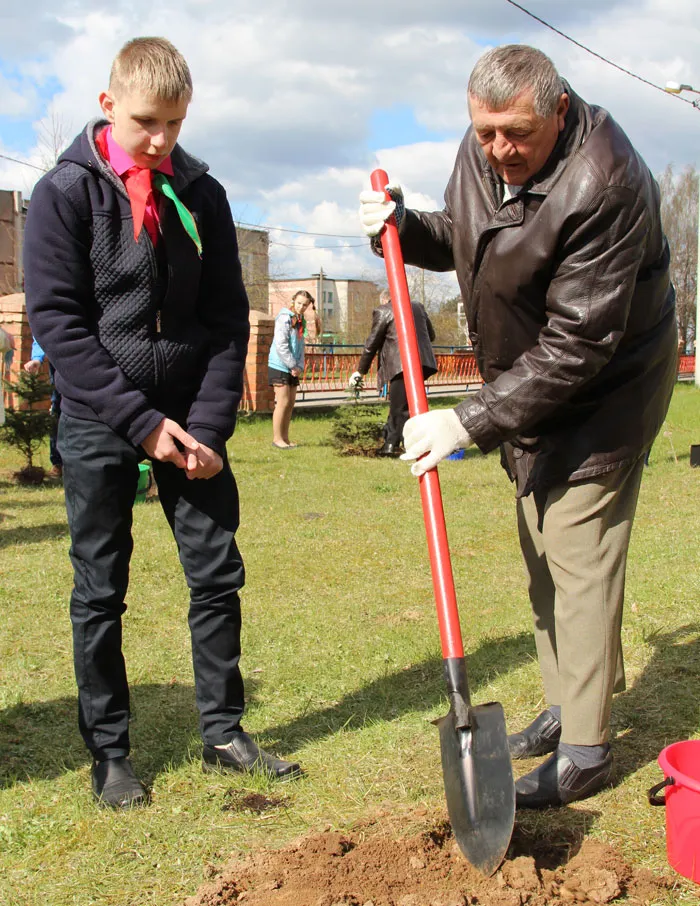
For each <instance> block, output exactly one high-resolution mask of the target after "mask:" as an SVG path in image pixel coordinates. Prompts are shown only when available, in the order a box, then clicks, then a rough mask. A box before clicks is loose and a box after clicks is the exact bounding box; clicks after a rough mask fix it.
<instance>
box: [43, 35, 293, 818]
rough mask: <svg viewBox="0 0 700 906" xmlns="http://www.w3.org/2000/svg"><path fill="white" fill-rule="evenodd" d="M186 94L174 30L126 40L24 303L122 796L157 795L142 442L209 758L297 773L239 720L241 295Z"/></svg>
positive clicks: (50, 210)
mask: <svg viewBox="0 0 700 906" xmlns="http://www.w3.org/2000/svg"><path fill="white" fill-rule="evenodd" d="M191 96H192V81H191V77H190V73H189V68H188V66H187V63H186V62H185V60H184V58H183V57H182V55H181V54H180V53H179V52H178V51H177V50H176V49H175V48H174V47H173V45H172V44H170V42H169V41H166V40H165V39H163V38H135V39H133V40H132V41H129V42H128V43H127V44H126V45H124V47H123V48H122V49H121V51H120V52H119V54H118V55H117V57H116V59H115V61H114V63H113V66H112V71H111V75H110V82H109V88H108V90H107V91H103V92H102V94H101V95H100V106H101V108H102V112H103V114H104V118H103V119H99V120H95V121H93V122H91V123H89V124H88V125H87V127H86V128H85V130H84V131H83V132H82V133H81V134H80V135H79V136H78V137H77V138H76V139H75V141H74V142H73V144H72V145H71V147H70V148H69V149H68V150H67V151H66V152H65V153H64V154H63V155H62V156H61V158H60V159H59V161H58V164H57V165H56V167H55V168H54V169H53V170H51V171H50V172H49V173H48V174H46V176H44V177H43V178H42V179H41V180H40V181H39V182H38V184H37V186H36V187H35V189H34V192H33V195H32V198H31V202H30V205H29V212H28V216H27V223H26V234H25V284H26V300H27V311H28V314H29V321H30V325H31V328H32V331H33V334H34V336H35V337H36V339H37V341H38V342H39V343H40V344H41V346H42V348H43V349H44V350H45V351H46V354H47V356H48V357H49V360H50V361H51V362H52V363H53V364H54V366H55V368H56V386H57V388H58V390H59V392H60V393H61V396H62V415H61V420H60V424H59V437H58V446H59V450H60V452H61V455H62V458H63V478H64V487H65V497H66V508H67V513H68V523H69V527H70V534H71V551H70V553H71V559H72V562H73V568H74V587H73V593H72V596H71V621H72V624H73V648H74V660H75V671H76V678H77V683H78V701H79V724H80V730H81V732H82V735H83V738H84V740H85V743H86V745H87V747H88V749H89V750H90V752H91V753H92V756H93V764H92V787H93V793H94V795H95V797H96V798H97V800H98V801H99V802H100V804H103V805H109V806H113V807H119V808H126V807H129V806H132V805H137V804H142V803H144V802H145V801H146V800H147V793H146V790H145V788H144V787H143V785H142V784H141V782H140V781H139V780H138V778H137V777H136V775H135V774H134V771H133V768H132V766H131V762H130V760H129V751H130V741H129V690H128V685H127V678H126V670H125V665H124V658H123V656H122V650H121V633H122V629H121V616H122V614H123V613H124V610H125V604H124V598H125V595H126V591H127V584H128V574H129V560H130V556H131V551H132V546H133V542H132V537H131V525H132V509H133V503H134V498H135V494H136V487H137V481H138V475H139V469H138V464H139V461H140V460H142V459H144V458H149V459H151V460H152V462H153V472H154V476H155V479H156V481H157V483H158V491H159V499H160V502H161V505H162V507H163V510H164V512H165V515H166V518H167V520H168V522H169V524H170V527H171V529H172V532H173V535H174V536H175V540H176V542H177V546H178V552H179V556H180V561H181V563H182V565H183V568H184V572H185V577H186V579H187V583H188V586H189V589H190V608H189V626H190V632H191V638H192V657H193V666H194V677H195V691H196V700H197V706H198V709H199V714H200V731H201V734H202V738H203V740H204V750H203V768H204V769H205V770H219V769H223V770H237V771H249V770H253V769H260V770H262V771H264V772H266V773H267V774H269V775H271V776H274V777H280V778H289V777H294V776H298V775H299V773H300V768H299V765H298V764H297V763H295V762H287V761H282V760H280V759H277V758H274V757H273V756H271V755H268V754H267V753H265V752H263V751H262V750H261V749H259V748H258V747H257V745H256V744H255V742H254V741H253V740H252V739H251V738H250V737H249V736H248V735H247V734H246V733H245V732H244V731H243V729H242V727H241V717H242V715H243V710H244V694H243V681H242V678H241V673H240V668H239V658H240V631H241V609H240V600H239V591H240V589H241V587H242V586H243V582H244V568H243V562H242V559H241V556H240V553H239V551H238V548H237V546H236V541H235V534H236V530H237V528H238V520H239V515H238V513H239V511H238V492H237V490H236V483H235V481H234V478H233V474H232V472H231V468H230V466H229V463H228V459H227V455H226V442H227V440H228V439H229V438H230V436H231V435H232V433H233V429H234V425H235V420H236V410H237V407H238V403H239V400H240V397H241V392H242V374H243V368H244V365H245V358H246V350H247V346H248V337H249V323H248V299H247V296H246V292H245V288H244V286H243V280H242V276H241V265H240V261H239V256H238V247H237V241H236V231H235V227H234V224H233V220H232V217H231V210H230V208H229V205H228V202H227V200H226V194H225V192H224V189H223V187H222V186H221V185H220V184H219V183H218V182H217V181H216V180H214V179H213V178H212V177H211V176H210V175H209V174H208V173H207V169H208V168H207V165H206V164H205V163H203V162H202V161H200V160H198V159H197V158H195V157H192V156H191V155H190V154H188V153H187V152H186V151H184V150H183V149H182V148H181V147H180V145H178V144H177V138H178V135H179V132H180V128H181V126H182V122H183V120H184V118H185V116H186V114H187V108H188V105H189V102H190V98H191Z"/></svg>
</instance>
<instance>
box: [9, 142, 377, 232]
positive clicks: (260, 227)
mask: <svg viewBox="0 0 700 906" xmlns="http://www.w3.org/2000/svg"><path fill="white" fill-rule="evenodd" d="M0 158H2V159H3V160H9V161H12V163H13V164H22V166H24V167H32V169H34V170H39V171H40V172H42V173H48V170H47V169H46V167H39V166H37V165H36V164H30V163H29V161H27V160H18V158H16V157H10V156H9V155H7V154H0ZM236 223H237V224H238V225H239V226H247V227H254V228H255V229H258V230H268V231H270V232H272V231H273V230H277V231H279V232H280V233H295V234H299V235H303V236H327V237H329V238H331V239H361V238H362V237H361V236H358V235H357V234H356V233H355V234H347V233H312V232H311V231H309V230H291V229H288V228H285V227H274V226H269V225H268V224H265V223H262V224H261V223H246V221H244V220H237V221H236ZM271 244H273V245H285V243H284V242H274V240H272V241H271ZM363 245H365V243H364V242H361V243H358V244H357V245H345V246H335V245H317V246H315V248H317V249H334V248H360V247H361V246H363ZM287 248H290V249H293V248H297V249H302V248H308V246H305V245H288V246H287Z"/></svg>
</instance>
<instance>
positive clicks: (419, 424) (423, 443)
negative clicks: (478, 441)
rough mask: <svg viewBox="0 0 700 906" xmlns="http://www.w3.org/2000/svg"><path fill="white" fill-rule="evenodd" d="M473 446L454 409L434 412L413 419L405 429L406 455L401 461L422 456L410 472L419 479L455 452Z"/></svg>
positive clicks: (410, 419)
mask: <svg viewBox="0 0 700 906" xmlns="http://www.w3.org/2000/svg"><path fill="white" fill-rule="evenodd" d="M471 443H472V440H471V438H470V437H469V434H468V433H467V431H465V429H464V426H463V425H462V422H461V421H460V420H459V416H458V415H457V413H456V412H455V411H454V409H436V410H434V411H433V412H423V413H421V415H414V416H413V418H409V420H408V421H407V422H406V424H405V425H404V429H403V444H404V447H405V448H406V452H405V453H404V454H403V456H402V457H401V459H405V460H409V461H410V460H413V459H418V457H419V456H423V454H424V453H427V454H428V455H427V456H424V457H423V459H421V460H420V461H419V462H415V463H414V464H413V465H412V466H411V472H412V473H413V474H414V475H415V476H416V478H420V476H421V475H422V474H423V473H424V472H427V471H428V470H429V469H433V468H435V466H436V465H437V464H438V463H439V462H440V460H442V459H444V458H445V457H446V456H449V455H450V453H454V451H455V450H463V449H464V448H465V447H468V446H469V445H470V444H471Z"/></svg>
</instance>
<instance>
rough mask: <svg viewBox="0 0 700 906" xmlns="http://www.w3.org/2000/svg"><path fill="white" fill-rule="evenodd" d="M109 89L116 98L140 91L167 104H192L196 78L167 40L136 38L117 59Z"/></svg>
mask: <svg viewBox="0 0 700 906" xmlns="http://www.w3.org/2000/svg"><path fill="white" fill-rule="evenodd" d="M109 90H110V91H111V92H113V94H115V95H122V94H127V93H130V92H132V91H139V92H141V94H143V95H145V96H147V97H150V98H157V99H158V100H159V101H166V102H167V103H176V102H177V101H180V100H183V99H185V100H187V101H190V100H191V98H192V76H191V75H190V68H189V66H188V65H187V61H186V60H185V58H184V57H183V56H182V54H181V53H180V51H179V50H178V49H177V48H176V47H175V46H174V45H172V44H171V43H170V41H168V40H167V38H132V40H131V41H127V43H126V44H125V45H124V46H123V47H122V49H121V50H120V51H119V53H118V54H117V56H116V57H115V58H114V63H112V71H111V72H110V74H109Z"/></svg>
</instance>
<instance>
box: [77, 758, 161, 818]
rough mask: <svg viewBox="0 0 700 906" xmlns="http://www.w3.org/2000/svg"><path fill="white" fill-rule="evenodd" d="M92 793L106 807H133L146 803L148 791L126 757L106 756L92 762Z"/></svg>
mask: <svg viewBox="0 0 700 906" xmlns="http://www.w3.org/2000/svg"><path fill="white" fill-rule="evenodd" d="M91 773H92V794H93V796H94V797H95V799H96V800H97V802H98V805H102V806H105V807H108V808H124V809H126V808H134V807H136V806H139V805H146V803H147V802H148V793H147V792H146V788H145V787H144V785H143V784H142V783H141V781H140V780H139V779H138V777H137V776H136V774H134V769H133V768H132V767H131V762H130V761H129V759H128V758H108V759H107V760H106V761H94V762H93V763H92V771H91Z"/></svg>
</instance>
